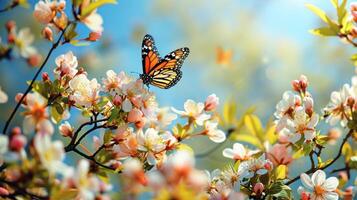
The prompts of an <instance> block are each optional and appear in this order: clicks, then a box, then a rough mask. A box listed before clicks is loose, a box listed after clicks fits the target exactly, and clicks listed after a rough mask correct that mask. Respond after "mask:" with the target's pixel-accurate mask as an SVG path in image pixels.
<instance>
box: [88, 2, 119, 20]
mask: <svg viewBox="0 0 357 200" xmlns="http://www.w3.org/2000/svg"><path fill="white" fill-rule="evenodd" d="M116 3H117V1H116V0H98V1H95V2H92V3H90V4H89V5H88V6H87V7H85V8H84V9H83V10H82V12H81V17H82V18H84V17H87V16H88V15H90V14H91V13H92V12H93V11H94V10H95V9H97V8H99V7H101V6H103V5H105V4H116Z"/></svg>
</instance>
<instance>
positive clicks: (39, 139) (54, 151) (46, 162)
mask: <svg viewBox="0 0 357 200" xmlns="http://www.w3.org/2000/svg"><path fill="white" fill-rule="evenodd" d="M50 137H51V136H50V135H48V134H40V133H39V134H36V136H35V142H34V145H35V149H36V151H37V153H38V155H39V157H40V160H41V163H42V165H43V166H44V167H45V168H46V169H47V170H48V172H49V173H50V174H52V175H54V174H55V173H61V174H66V172H68V167H67V166H66V165H65V164H64V163H63V162H62V161H63V159H64V157H65V152H64V149H63V143H62V142H61V141H59V140H57V141H54V142H52V141H51V138H50Z"/></svg>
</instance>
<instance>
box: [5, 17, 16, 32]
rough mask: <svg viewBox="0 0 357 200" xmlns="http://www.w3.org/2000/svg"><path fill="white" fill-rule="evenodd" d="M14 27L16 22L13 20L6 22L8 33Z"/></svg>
mask: <svg viewBox="0 0 357 200" xmlns="http://www.w3.org/2000/svg"><path fill="white" fill-rule="evenodd" d="M15 28H16V22H15V21H13V20H10V21H8V22H6V30H7V31H8V32H9V33H10V32H12V31H13V30H14V29H15Z"/></svg>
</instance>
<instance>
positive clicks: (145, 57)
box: [141, 34, 161, 74]
mask: <svg viewBox="0 0 357 200" xmlns="http://www.w3.org/2000/svg"><path fill="white" fill-rule="evenodd" d="M141 56H142V63H143V73H144V74H148V73H149V72H150V71H152V70H153V68H154V67H155V66H156V65H157V64H158V63H160V61H161V58H160V55H159V52H158V51H157V49H156V46H155V41H154V38H153V37H152V36H151V35H149V34H146V35H145V36H144V39H143V43H142V46H141Z"/></svg>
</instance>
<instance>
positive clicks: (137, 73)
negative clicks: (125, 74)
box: [130, 72, 140, 74]
mask: <svg viewBox="0 0 357 200" xmlns="http://www.w3.org/2000/svg"><path fill="white" fill-rule="evenodd" d="M130 73H132V74H140V73H138V72H130Z"/></svg>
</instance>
